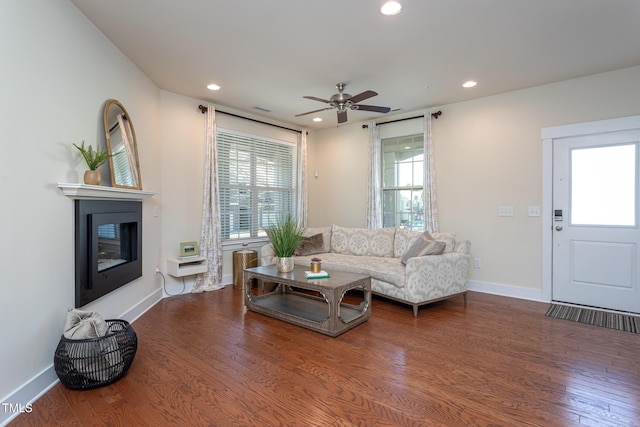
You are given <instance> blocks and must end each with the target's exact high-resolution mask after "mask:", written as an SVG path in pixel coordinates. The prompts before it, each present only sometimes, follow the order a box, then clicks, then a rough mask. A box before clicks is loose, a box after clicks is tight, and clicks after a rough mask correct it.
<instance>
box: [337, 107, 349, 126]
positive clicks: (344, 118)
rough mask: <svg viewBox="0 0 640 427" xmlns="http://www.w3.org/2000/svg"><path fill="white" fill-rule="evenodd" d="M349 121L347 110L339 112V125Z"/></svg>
mask: <svg viewBox="0 0 640 427" xmlns="http://www.w3.org/2000/svg"><path fill="white" fill-rule="evenodd" d="M346 121H347V110H342V111H338V123H344V122H346Z"/></svg>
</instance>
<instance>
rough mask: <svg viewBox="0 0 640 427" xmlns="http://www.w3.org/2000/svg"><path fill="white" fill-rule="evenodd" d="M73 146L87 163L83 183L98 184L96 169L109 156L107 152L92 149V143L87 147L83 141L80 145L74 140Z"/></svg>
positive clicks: (98, 175)
mask: <svg viewBox="0 0 640 427" xmlns="http://www.w3.org/2000/svg"><path fill="white" fill-rule="evenodd" d="M73 146H74V147H76V148H77V149H78V150H79V151H80V153H81V154H82V157H84V160H85V162H86V163H87V167H88V168H89V170H88V171H86V172H85V173H84V183H85V184H91V185H100V173H99V172H98V171H97V169H98V168H99V167H100V166H102V165H103V164H104V163H105V162H106V161H107V159H108V158H109V152H108V151H107V150H106V149H105V150H94V149H93V146H92V145H89V147H88V148H87V147H85V145H84V141H82V143H81V144H80V145H77V144H76V143H75V142H74V143H73Z"/></svg>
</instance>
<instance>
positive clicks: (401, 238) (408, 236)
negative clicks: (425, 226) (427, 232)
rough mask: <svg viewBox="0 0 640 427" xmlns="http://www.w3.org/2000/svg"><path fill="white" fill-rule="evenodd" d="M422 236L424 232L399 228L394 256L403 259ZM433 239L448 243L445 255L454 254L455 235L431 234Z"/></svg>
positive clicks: (394, 245) (394, 243) (394, 246)
mask: <svg viewBox="0 0 640 427" xmlns="http://www.w3.org/2000/svg"><path fill="white" fill-rule="evenodd" d="M421 235H422V231H413V230H407V229H405V228H402V227H397V228H396V233H395V238H394V242H393V256H394V257H396V258H402V256H403V255H404V253H405V252H406V251H407V249H409V248H410V247H411V245H412V244H413V242H415V241H416V239H417V238H418V237H420V236H421ZM431 237H433V239H434V240H438V241H442V242H445V243H446V246H445V249H444V253H451V252H454V250H455V247H456V235H455V233H431Z"/></svg>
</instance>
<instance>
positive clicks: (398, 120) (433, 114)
mask: <svg viewBox="0 0 640 427" xmlns="http://www.w3.org/2000/svg"><path fill="white" fill-rule="evenodd" d="M441 115H442V111H439V110H438V111H436V112H435V113H431V117H433V118H434V119H436V120H437V119H438V117H440V116H441ZM422 117H424V115H422V116H415V117H405V118H404V119H396V120H389V121H388V122H382V123H376V125H377V126H380V125H386V124H389V123H395V122H403V121H405V120H413V119H420V118H422ZM362 129H369V125H362Z"/></svg>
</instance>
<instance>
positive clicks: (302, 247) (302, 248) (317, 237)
mask: <svg viewBox="0 0 640 427" xmlns="http://www.w3.org/2000/svg"><path fill="white" fill-rule="evenodd" d="M323 252H325V250H324V239H323V236H322V233H318V234H314V235H313V236H310V237H305V238H304V239H303V240H302V242H300V244H299V245H298V247H297V248H296V251H295V253H294V255H296V256H304V255H314V254H321V253H323Z"/></svg>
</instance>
